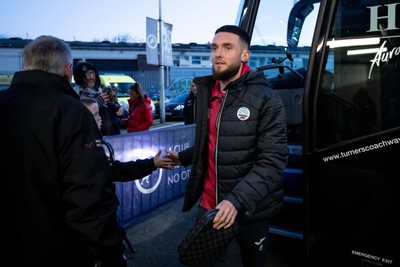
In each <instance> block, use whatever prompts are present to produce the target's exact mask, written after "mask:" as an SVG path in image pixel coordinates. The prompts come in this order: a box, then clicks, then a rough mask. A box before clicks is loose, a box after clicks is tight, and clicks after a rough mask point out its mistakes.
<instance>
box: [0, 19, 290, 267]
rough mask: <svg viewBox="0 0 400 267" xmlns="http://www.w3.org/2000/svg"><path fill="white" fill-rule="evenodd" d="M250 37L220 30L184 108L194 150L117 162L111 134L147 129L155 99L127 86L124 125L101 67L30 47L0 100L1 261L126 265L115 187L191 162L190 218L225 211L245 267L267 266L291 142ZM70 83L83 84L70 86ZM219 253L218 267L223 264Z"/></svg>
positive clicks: (52, 43) (40, 43)
mask: <svg viewBox="0 0 400 267" xmlns="http://www.w3.org/2000/svg"><path fill="white" fill-rule="evenodd" d="M249 45H250V38H249V36H248V34H247V33H246V32H245V31H244V30H242V29H241V28H239V27H237V26H234V25H225V26H222V27H220V28H218V29H217V30H216V32H215V34H214V37H213V40H212V42H211V58H212V71H213V73H212V75H210V76H206V77H196V78H195V79H194V80H193V82H192V85H191V93H190V96H189V98H188V99H187V101H186V102H185V124H194V125H195V140H194V145H193V147H191V148H188V149H186V150H184V151H181V152H179V153H177V152H175V151H171V150H166V152H167V154H166V155H165V156H163V157H161V156H160V155H161V151H159V152H158V153H157V154H156V155H155V156H154V157H153V158H151V159H145V160H137V161H131V162H120V161H116V160H114V159H113V158H110V157H108V156H107V155H106V153H105V151H104V147H103V144H104V141H103V136H104V135H114V134H119V133H120V131H119V127H118V123H122V124H125V125H126V127H127V128H128V132H136V131H144V130H148V129H149V128H150V126H151V125H152V123H153V117H152V113H151V108H150V105H149V98H148V96H146V95H145V94H144V92H143V88H141V86H140V84H138V83H135V84H133V85H132V86H131V87H130V89H129V93H130V99H129V100H128V102H129V110H128V111H127V112H126V113H127V118H122V119H121V116H123V114H124V110H123V108H122V106H120V105H118V104H116V103H118V102H117V101H116V99H115V92H114V93H113V88H102V86H101V84H100V79H99V72H98V70H97V69H96V67H95V66H94V65H93V64H92V63H90V62H87V61H85V60H82V61H80V62H78V64H77V66H75V68H74V67H73V58H72V54H71V50H70V48H69V46H68V45H67V44H66V43H65V42H63V41H62V40H60V39H58V38H56V37H53V36H40V37H38V38H36V39H35V40H33V41H32V42H30V43H29V44H28V45H27V46H26V47H25V48H24V55H23V60H24V62H23V70H22V71H20V72H17V73H15V75H14V78H13V80H12V83H11V86H10V88H9V89H7V90H3V91H1V92H0V112H1V114H2V116H1V117H0V124H1V125H4V126H6V127H4V128H3V130H2V131H1V133H0V137H1V140H7V143H8V145H7V146H4V147H3V153H2V154H3V155H6V157H4V158H3V159H2V160H1V163H0V167H2V169H3V170H12V171H9V172H8V175H7V179H5V180H4V185H3V187H2V188H3V192H2V194H1V195H2V197H3V201H2V207H3V211H4V214H6V216H5V219H4V221H5V223H4V224H3V227H2V237H3V240H4V241H5V244H6V246H5V253H4V255H5V256H4V258H3V259H4V261H5V262H9V263H15V265H21V266H61V267H62V266H65V267H67V266H68V267H70V266H74V267H79V266H82V267H83V266H85V267H86V266H88V267H89V266H102V267H108V266H116V267H118V266H121V267H122V266H126V265H127V262H126V258H125V256H124V250H125V246H124V243H123V240H124V229H123V228H122V227H121V226H120V225H119V223H118V218H117V214H116V209H117V206H118V204H119V202H118V199H117V197H116V195H115V192H114V185H113V183H114V182H116V181H130V180H134V179H139V178H141V177H144V176H146V175H148V174H150V173H151V172H153V171H155V170H156V169H157V168H165V169H172V168H174V167H175V166H178V165H183V166H189V165H191V173H190V177H189V180H188V184H187V188H186V192H185V197H184V206H183V211H188V210H190V209H192V208H193V207H194V206H196V203H197V208H198V218H201V216H202V215H203V214H204V213H205V212H206V211H207V210H209V209H214V208H216V209H218V213H217V215H216V217H215V219H214V221H213V227H214V228H216V229H221V228H228V227H230V226H231V225H232V224H233V223H234V222H235V221H236V222H238V224H239V226H240V228H239V233H238V234H237V236H236V239H237V241H238V244H239V246H240V254H241V258H242V264H243V266H245V267H264V266H265V264H266V260H267V254H266V246H264V245H263V244H264V242H265V239H266V237H267V236H268V235H267V233H268V227H269V219H270V218H272V217H274V216H275V215H276V214H277V213H278V212H279V211H280V209H281V208H282V205H283V181H282V175H283V171H284V168H285V166H286V164H287V158H288V150H287V136H286V122H285V113H284V112H285V111H284V106H283V103H282V100H281V99H280V98H279V96H278V95H277V94H276V93H274V91H272V90H271V89H270V88H269V87H268V83H267V80H266V78H265V76H264V75H263V73H262V72H260V71H253V70H251V69H250V67H249V65H247V62H248V60H249V58H250V52H249ZM72 76H73V77H74V79H75V82H76V84H77V86H76V87H75V88H72V87H71V84H70V82H71V79H72ZM225 256H226V255H224V254H223V255H221V256H220V257H218V259H217V260H216V262H215V264H214V265H213V266H224V263H225V262H226V259H225Z"/></svg>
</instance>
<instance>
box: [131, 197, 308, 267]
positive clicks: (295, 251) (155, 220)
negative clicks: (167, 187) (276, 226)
mask: <svg viewBox="0 0 400 267" xmlns="http://www.w3.org/2000/svg"><path fill="white" fill-rule="evenodd" d="M182 203H183V198H179V199H176V200H173V201H171V202H169V203H167V204H165V205H163V206H161V207H159V208H157V209H155V210H153V211H152V212H149V213H146V214H143V215H141V216H139V217H138V218H136V219H135V220H134V221H133V223H132V226H131V227H129V228H127V229H126V234H127V239H128V240H129V242H130V243H131V244H132V246H133V248H134V250H135V252H134V253H132V252H131V251H130V250H129V249H127V251H126V256H127V258H128V266H129V267H182V266H186V265H182V264H180V263H179V259H178V252H177V247H178V245H179V243H180V241H181V240H182V239H183V238H184V237H185V235H186V234H187V232H188V231H189V230H190V228H191V227H192V225H193V224H194V220H195V218H196V212H197V209H196V208H193V209H192V210H191V211H189V212H181V208H182ZM267 240H268V243H267V246H268V251H269V255H268V259H267V265H266V267H298V266H303V263H302V262H303V261H302V247H301V241H299V240H293V239H291V238H286V237H283V236H277V235H274V234H270V236H269V237H268V238H267ZM228 258H229V262H228V263H227V267H242V264H241V260H240V253H239V249H238V246H237V244H236V243H235V242H233V243H232V244H231V245H230V247H229V248H228Z"/></svg>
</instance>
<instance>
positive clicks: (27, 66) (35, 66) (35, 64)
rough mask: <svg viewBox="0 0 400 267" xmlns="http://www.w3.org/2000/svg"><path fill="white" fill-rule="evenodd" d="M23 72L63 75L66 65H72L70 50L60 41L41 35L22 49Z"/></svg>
mask: <svg viewBox="0 0 400 267" xmlns="http://www.w3.org/2000/svg"><path fill="white" fill-rule="evenodd" d="M23 53H24V63H23V69H24V70H43V71H47V72H51V73H55V74H59V75H63V72H64V69H65V67H66V66H67V65H68V64H72V53H71V48H70V47H69V45H68V44H67V43H65V42H64V41H62V40H61V39H59V38H57V37H53V36H47V35H42V36H39V37H38V38H36V39H35V40H33V41H32V42H30V43H29V44H27V45H26V46H25V48H24V52H23Z"/></svg>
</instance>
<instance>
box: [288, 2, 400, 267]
mask: <svg viewBox="0 0 400 267" xmlns="http://www.w3.org/2000/svg"><path fill="white" fill-rule="evenodd" d="M295 20H296V19H295ZM303 114H304V118H303V127H304V128H303V130H304V142H303V160H304V168H303V174H304V176H305V177H306V183H307V194H306V204H307V205H306V207H307V211H306V220H307V224H306V225H307V230H306V233H305V239H306V244H307V259H308V264H307V266H315V267H317V266H318V267H319V266H324V267H329V266H332V267H333V266H341V267H343V266H360V267H378V266H385V267H389V266H400V254H399V249H400V245H399V243H398V242H399V240H400V220H399V214H398V212H399V211H400V168H399V165H398V164H399V163H400V127H399V126H400V1H399V0H395V1H392V0H368V1H367V0H351V1H350V0H337V1H335V0H332V1H321V5H320V10H319V17H318V20H317V24H316V31H315V35H314V40H313V44H312V48H311V53H310V61H309V65H308V73H307V77H306V82H305V98H304V113H303Z"/></svg>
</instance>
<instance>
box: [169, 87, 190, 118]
mask: <svg viewBox="0 0 400 267" xmlns="http://www.w3.org/2000/svg"><path fill="white" fill-rule="evenodd" d="M188 96H189V93H184V94H180V95H178V96H176V97H174V98H172V99H171V101H169V102H168V103H166V104H165V119H166V120H169V121H183V109H184V107H185V99H186V98H187V97H188Z"/></svg>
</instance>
